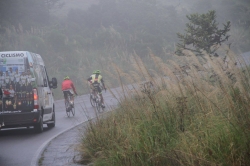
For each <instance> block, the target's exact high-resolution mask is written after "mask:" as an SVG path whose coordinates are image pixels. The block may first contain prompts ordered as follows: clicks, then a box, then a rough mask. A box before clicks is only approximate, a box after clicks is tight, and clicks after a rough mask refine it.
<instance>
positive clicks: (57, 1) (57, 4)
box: [44, 0, 64, 12]
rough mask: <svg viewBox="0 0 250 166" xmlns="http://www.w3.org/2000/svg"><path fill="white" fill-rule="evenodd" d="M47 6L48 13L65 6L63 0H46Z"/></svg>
mask: <svg viewBox="0 0 250 166" xmlns="http://www.w3.org/2000/svg"><path fill="white" fill-rule="evenodd" d="M44 3H45V5H46V6H47V9H48V11H49V12H50V11H51V10H52V9H56V8H59V9H60V8H62V7H63V6H64V2H62V1H61V0H44Z"/></svg>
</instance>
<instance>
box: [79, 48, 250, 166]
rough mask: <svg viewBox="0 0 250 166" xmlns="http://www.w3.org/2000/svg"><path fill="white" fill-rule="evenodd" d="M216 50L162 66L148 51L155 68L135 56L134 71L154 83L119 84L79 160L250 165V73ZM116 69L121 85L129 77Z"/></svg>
mask: <svg viewBox="0 0 250 166" xmlns="http://www.w3.org/2000/svg"><path fill="white" fill-rule="evenodd" d="M221 52H222V53H221V57H222V58H213V57H210V56H209V55H206V56H204V57H202V58H197V57H196V56H195V55H193V54H192V52H188V51H187V52H185V54H186V56H185V57H178V58H176V60H175V61H171V62H166V63H164V62H163V61H161V59H159V58H158V57H156V56H155V55H153V54H151V55H150V57H151V59H152V62H153V63H154V65H155V66H154V70H152V69H151V68H147V67H146V65H145V64H143V62H142V61H141V60H140V59H139V58H138V57H136V56H135V58H134V64H133V63H132V66H133V65H134V68H133V69H134V70H135V71H136V72H133V74H136V73H139V74H138V75H140V76H142V77H144V79H146V80H148V81H151V82H152V83H153V85H154V86H153V87H151V86H150V84H141V85H140V84H137V85H136V84H133V86H134V88H132V90H131V88H128V87H126V86H124V85H123V86H122V87H123V91H122V92H121V93H124V94H123V95H121V96H125V97H123V98H121V101H120V102H119V103H120V104H119V106H118V108H117V109H115V111H113V112H111V113H110V114H109V116H107V117H105V118H101V119H98V120H97V121H95V122H91V123H90V124H89V126H88V127H87V132H86V133H85V135H84V137H83V138H82V148H81V150H82V154H83V155H82V158H83V160H82V162H83V163H90V162H92V163H94V165H143V166H147V165H148V166H151V165H185V166H186V165H197V166H198V165H225V166H226V165H235V166H236V165H250V111H249V110H250V104H249V103H250V96H249V92H250V91H249V87H250V86H249V85H250V84H249V71H248V68H247V67H246V66H245V65H244V63H242V62H241V61H240V60H239V59H237V56H236V55H234V54H233V53H232V52H231V51H230V50H228V48H226V51H224V52H223V50H221ZM223 53H224V54H223ZM236 64H237V65H236ZM136 65H137V66H136ZM116 68H117V70H116V71H117V72H118V75H119V76H120V77H118V80H119V78H121V76H124V75H125V74H126V73H123V71H122V70H121V69H118V66H116ZM131 68H132V67H131ZM151 71H157V72H155V73H156V74H155V75H152V72H151ZM128 73H132V72H130V71H128ZM133 74H130V76H131V79H130V80H133V81H134V82H136V81H135V80H134V79H133V78H134V77H133ZM126 76H127V75H126ZM141 80H143V79H141ZM120 82H121V83H122V80H121V79H120ZM134 82H131V83H134Z"/></svg>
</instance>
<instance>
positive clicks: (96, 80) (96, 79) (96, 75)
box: [88, 70, 106, 108]
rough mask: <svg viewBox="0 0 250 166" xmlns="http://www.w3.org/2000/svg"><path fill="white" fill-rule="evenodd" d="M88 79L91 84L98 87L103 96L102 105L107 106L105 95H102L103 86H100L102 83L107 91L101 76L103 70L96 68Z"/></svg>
mask: <svg viewBox="0 0 250 166" xmlns="http://www.w3.org/2000/svg"><path fill="white" fill-rule="evenodd" d="M88 81H89V83H90V85H92V86H93V87H94V88H96V89H97V91H98V93H99V95H100V97H101V102H102V107H103V108H105V105H104V100H103V96H102V88H101V87H100V85H101V84H102V86H103V89H105V91H106V87H105V84H104V81H103V78H102V76H101V71H100V70H95V71H94V72H93V74H92V75H91V76H90V77H89V78H88Z"/></svg>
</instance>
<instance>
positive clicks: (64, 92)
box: [63, 91, 68, 103]
mask: <svg viewBox="0 0 250 166" xmlns="http://www.w3.org/2000/svg"><path fill="white" fill-rule="evenodd" d="M63 96H64V103H66V100H68V99H67V91H63Z"/></svg>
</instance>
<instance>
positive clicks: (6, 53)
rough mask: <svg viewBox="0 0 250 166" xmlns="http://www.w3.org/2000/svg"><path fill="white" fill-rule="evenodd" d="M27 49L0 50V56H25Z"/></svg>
mask: <svg viewBox="0 0 250 166" xmlns="http://www.w3.org/2000/svg"><path fill="white" fill-rule="evenodd" d="M27 52H28V51H4V52H0V58H8V57H13V58H14V57H27Z"/></svg>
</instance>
